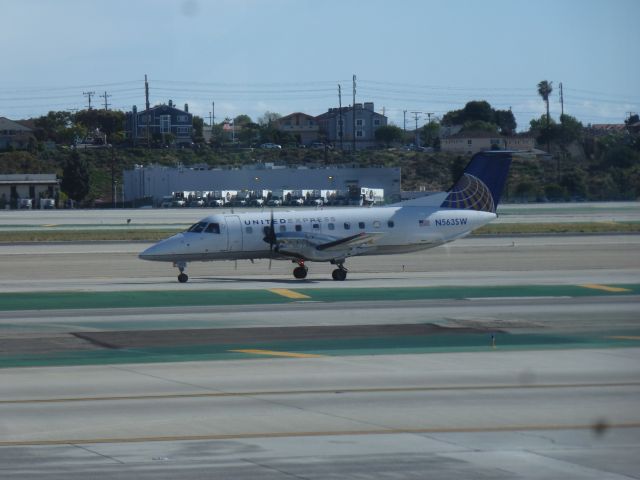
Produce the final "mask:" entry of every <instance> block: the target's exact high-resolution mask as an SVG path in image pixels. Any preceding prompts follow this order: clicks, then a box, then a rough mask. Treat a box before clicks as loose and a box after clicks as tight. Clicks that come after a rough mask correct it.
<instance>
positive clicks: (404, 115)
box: [402, 110, 407, 133]
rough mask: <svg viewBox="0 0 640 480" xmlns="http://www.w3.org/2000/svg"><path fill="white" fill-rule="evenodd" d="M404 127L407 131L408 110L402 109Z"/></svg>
mask: <svg viewBox="0 0 640 480" xmlns="http://www.w3.org/2000/svg"><path fill="white" fill-rule="evenodd" d="M402 125H403V127H402V129H403V130H404V133H407V111H406V110H403V111H402Z"/></svg>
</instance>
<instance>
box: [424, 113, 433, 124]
mask: <svg viewBox="0 0 640 480" xmlns="http://www.w3.org/2000/svg"><path fill="white" fill-rule="evenodd" d="M426 113H427V117H428V118H429V121H428V122H427V123H428V124H429V125H430V124H431V115H433V112H426Z"/></svg>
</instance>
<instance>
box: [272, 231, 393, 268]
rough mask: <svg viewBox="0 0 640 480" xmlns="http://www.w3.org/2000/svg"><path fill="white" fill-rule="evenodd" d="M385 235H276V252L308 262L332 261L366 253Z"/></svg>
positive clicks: (288, 233) (378, 233)
mask: <svg viewBox="0 0 640 480" xmlns="http://www.w3.org/2000/svg"><path fill="white" fill-rule="evenodd" d="M382 235H383V233H380V232H376V233H367V232H361V233H357V234H355V235H350V236H348V237H334V236H329V235H322V234H313V233H298V232H287V233H284V234H276V246H277V247H276V250H277V251H278V253H280V254H281V255H287V256H291V257H299V258H304V259H307V260H316V261H323V260H331V259H338V258H346V257H351V256H354V255H359V254H361V253H364V251H366V250H368V249H369V248H371V246H372V244H373V243H374V241H375V240H376V239H377V238H378V237H380V236H382Z"/></svg>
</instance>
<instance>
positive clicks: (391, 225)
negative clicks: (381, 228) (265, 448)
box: [387, 220, 395, 228]
mask: <svg viewBox="0 0 640 480" xmlns="http://www.w3.org/2000/svg"><path fill="white" fill-rule="evenodd" d="M394 225H395V223H393V220H389V221H388V222H387V226H388V227H389V228H393V226H394Z"/></svg>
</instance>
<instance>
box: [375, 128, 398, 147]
mask: <svg viewBox="0 0 640 480" xmlns="http://www.w3.org/2000/svg"><path fill="white" fill-rule="evenodd" d="M374 136H375V139H376V141H377V142H381V143H384V144H385V145H386V146H387V147H388V146H389V145H391V144H392V143H394V142H401V141H402V139H403V138H404V131H403V130H402V129H401V128H400V127H396V126H395V125H383V126H382V127H379V128H378V129H377V130H376V131H375V133H374Z"/></svg>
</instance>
